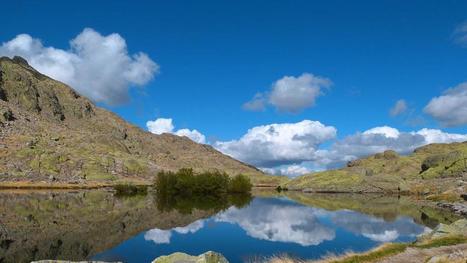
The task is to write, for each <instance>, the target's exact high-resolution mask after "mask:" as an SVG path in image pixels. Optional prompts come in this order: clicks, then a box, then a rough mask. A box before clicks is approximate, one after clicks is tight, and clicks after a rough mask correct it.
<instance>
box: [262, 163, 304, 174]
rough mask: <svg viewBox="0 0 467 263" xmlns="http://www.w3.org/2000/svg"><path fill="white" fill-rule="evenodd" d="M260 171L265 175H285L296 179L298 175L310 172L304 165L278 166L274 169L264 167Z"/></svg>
mask: <svg viewBox="0 0 467 263" xmlns="http://www.w3.org/2000/svg"><path fill="white" fill-rule="evenodd" d="M260 169H261V170H263V171H264V172H265V173H269V174H274V175H285V176H288V177H297V176H300V175H304V174H307V173H310V172H311V171H312V170H311V169H310V168H308V167H306V166H304V165H297V164H292V165H285V166H279V167H275V168H267V167H264V168H260Z"/></svg>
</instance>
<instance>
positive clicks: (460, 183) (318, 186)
mask: <svg viewBox="0 0 467 263" xmlns="http://www.w3.org/2000/svg"><path fill="white" fill-rule="evenodd" d="M466 180H467V142H463V143H451V144H430V145H426V146H423V147H420V148H418V149H416V150H415V151H414V152H413V153H411V154H409V155H407V156H401V155H399V154H397V153H396V152H394V151H390V150H389V151H385V152H383V153H378V154H375V155H372V156H369V157H366V158H363V159H359V160H355V161H351V162H349V163H347V166H346V167H344V168H342V169H338V170H329V171H324V172H317V173H312V174H306V175H303V176H300V177H298V178H295V179H294V180H291V181H289V182H287V183H285V184H284V186H285V187H288V188H289V189H307V191H317V192H392V193H399V192H402V193H414V194H423V195H430V194H431V195H433V196H432V197H431V198H433V199H437V198H441V199H442V198H454V199H456V198H460V194H463V193H465V192H466V190H467V187H466V186H467V184H466Z"/></svg>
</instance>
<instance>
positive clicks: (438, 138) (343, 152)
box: [318, 126, 467, 167]
mask: <svg viewBox="0 0 467 263" xmlns="http://www.w3.org/2000/svg"><path fill="white" fill-rule="evenodd" d="M462 141H467V134H455V133H446V132H443V131H441V130H437V129H426V128H424V129H421V130H418V131H411V132H401V131H399V130H397V129H395V128H392V127H388V126H382V127H375V128H372V129H369V130H367V131H364V132H362V133H356V134H354V135H350V136H347V137H345V138H344V139H342V140H339V141H336V142H335V143H334V144H333V145H332V146H331V148H330V149H329V150H322V151H320V152H319V153H320V154H321V157H322V158H320V159H318V160H319V162H320V163H321V164H323V165H326V166H328V167H338V166H342V165H343V164H344V163H346V162H348V161H350V160H354V159H357V158H360V157H364V156H368V155H371V154H375V153H379V152H383V151H385V150H394V151H396V152H398V153H400V154H407V153H409V152H412V151H413V150H414V149H415V148H418V147H420V146H423V145H426V144H430V143H451V142H462Z"/></svg>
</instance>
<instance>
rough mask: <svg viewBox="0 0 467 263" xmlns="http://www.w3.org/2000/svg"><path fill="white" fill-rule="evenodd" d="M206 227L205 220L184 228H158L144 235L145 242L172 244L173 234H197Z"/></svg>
mask: <svg viewBox="0 0 467 263" xmlns="http://www.w3.org/2000/svg"><path fill="white" fill-rule="evenodd" d="M203 227H204V221H203V220H197V221H195V222H193V223H191V224H189V225H187V226H184V227H176V228H172V229H170V230H162V229H158V228H154V229H151V230H149V231H146V233H144V240H147V241H152V242H154V243H156V244H170V239H171V238H172V234H173V233H178V234H183V235H185V234H189V233H196V232H197V231H198V230H200V229H201V228H203Z"/></svg>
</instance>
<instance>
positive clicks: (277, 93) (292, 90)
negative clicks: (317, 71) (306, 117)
mask: <svg viewBox="0 0 467 263" xmlns="http://www.w3.org/2000/svg"><path fill="white" fill-rule="evenodd" d="M331 85H332V82H331V81H330V80H329V79H326V78H323V77H319V76H315V75H313V74H310V73H303V74H302V75H300V76H299V77H294V76H285V77H283V78H281V79H279V80H277V81H276V82H275V83H274V84H273V85H272V88H271V91H269V92H267V93H257V94H256V95H255V97H254V98H253V99H252V100H251V101H249V102H246V103H245V104H244V105H243V108H244V109H246V110H252V111H260V110H264V109H265V107H266V104H270V105H272V106H274V107H275V108H276V109H277V110H279V111H283V112H290V113H298V112H300V111H302V110H304V109H306V108H309V107H313V106H314V105H315V102H316V98H317V97H318V96H320V95H322V94H323V91H322V90H323V88H328V87H330V86H331Z"/></svg>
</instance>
